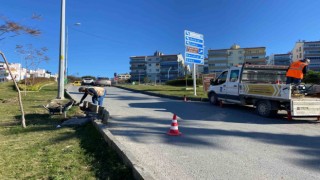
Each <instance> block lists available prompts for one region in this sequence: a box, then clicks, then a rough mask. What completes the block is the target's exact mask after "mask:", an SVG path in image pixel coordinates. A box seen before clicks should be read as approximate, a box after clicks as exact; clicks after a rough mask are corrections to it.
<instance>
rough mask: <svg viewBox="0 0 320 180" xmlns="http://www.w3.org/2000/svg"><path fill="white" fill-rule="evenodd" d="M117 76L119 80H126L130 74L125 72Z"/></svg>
mask: <svg viewBox="0 0 320 180" xmlns="http://www.w3.org/2000/svg"><path fill="white" fill-rule="evenodd" d="M117 77H118V79H119V80H128V79H130V78H131V75H130V74H129V73H125V74H118V75H117Z"/></svg>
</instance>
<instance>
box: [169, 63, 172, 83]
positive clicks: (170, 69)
mask: <svg viewBox="0 0 320 180" xmlns="http://www.w3.org/2000/svg"><path fill="white" fill-rule="evenodd" d="M171 68H172V67H171V66H170V68H169V69H168V81H169V72H170V70H171Z"/></svg>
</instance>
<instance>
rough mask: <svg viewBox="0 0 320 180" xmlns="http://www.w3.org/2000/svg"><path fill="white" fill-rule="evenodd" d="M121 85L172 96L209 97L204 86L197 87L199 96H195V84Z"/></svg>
mask: <svg viewBox="0 0 320 180" xmlns="http://www.w3.org/2000/svg"><path fill="white" fill-rule="evenodd" d="M120 86H122V87H126V88H130V89H135V90H139V91H148V92H154V93H159V94H165V95H172V96H178V97H183V96H184V95H186V96H188V97H202V98H207V93H206V92H204V91H203V88H202V87H197V89H196V90H197V96H194V91H193V86H188V87H187V88H186V87H185V86H169V85H156V86H155V85H143V84H141V85H131V84H126V85H123V84H121V85H120Z"/></svg>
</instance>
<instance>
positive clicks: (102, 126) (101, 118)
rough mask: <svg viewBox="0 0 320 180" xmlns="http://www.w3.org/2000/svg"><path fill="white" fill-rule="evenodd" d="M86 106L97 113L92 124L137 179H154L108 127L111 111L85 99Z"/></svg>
mask: <svg viewBox="0 0 320 180" xmlns="http://www.w3.org/2000/svg"><path fill="white" fill-rule="evenodd" d="M65 92H66V94H67V95H68V96H70V97H71V95H70V94H69V92H68V91H65ZM83 105H84V108H85V109H87V110H90V111H91V110H94V111H95V112H91V113H94V114H96V115H97V118H98V119H97V118H93V119H92V124H93V125H94V126H95V128H96V129H97V130H98V131H99V132H100V133H101V135H102V136H103V138H104V140H105V141H106V142H107V143H108V145H109V146H110V147H111V148H112V149H114V150H115V151H116V152H117V154H118V155H119V156H120V157H121V159H122V161H123V162H124V164H125V165H127V166H129V167H130V168H131V169H132V174H133V177H134V178H135V179H138V180H142V179H148V180H149V179H150V180H153V179H154V178H153V177H152V176H151V174H150V173H149V172H148V170H147V169H146V168H144V167H142V166H141V165H140V164H139V163H140V162H139V161H138V160H137V159H136V158H135V156H134V155H133V154H132V153H131V152H130V151H128V150H127V149H126V148H125V147H124V146H123V145H122V144H121V143H120V142H119V141H118V140H117V139H116V138H115V137H114V136H113V135H112V133H111V132H110V131H109V130H108V129H107V127H108V126H107V122H108V119H109V116H110V115H109V112H108V111H107V110H106V109H105V108H103V107H100V106H98V105H93V104H92V103H90V102H87V101H84V102H83Z"/></svg>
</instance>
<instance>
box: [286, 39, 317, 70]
mask: <svg viewBox="0 0 320 180" xmlns="http://www.w3.org/2000/svg"><path fill="white" fill-rule="evenodd" d="M304 58H308V59H310V61H311V62H310V64H309V69H310V70H314V71H320V41H300V40H299V41H298V42H296V44H295V46H294V48H293V50H292V61H293V62H294V61H297V60H300V59H304Z"/></svg>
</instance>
